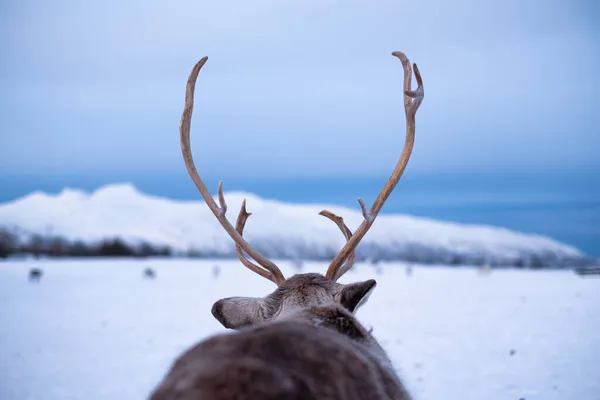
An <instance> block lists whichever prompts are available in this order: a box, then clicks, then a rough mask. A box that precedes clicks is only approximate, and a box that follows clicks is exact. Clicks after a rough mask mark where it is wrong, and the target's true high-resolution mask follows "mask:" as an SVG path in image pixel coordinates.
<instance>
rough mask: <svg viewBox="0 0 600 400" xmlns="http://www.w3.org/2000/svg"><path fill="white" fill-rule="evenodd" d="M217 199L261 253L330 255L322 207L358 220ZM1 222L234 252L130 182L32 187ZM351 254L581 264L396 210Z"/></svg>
mask: <svg viewBox="0 0 600 400" xmlns="http://www.w3.org/2000/svg"><path fill="white" fill-rule="evenodd" d="M225 198H226V201H227V204H228V207H229V211H228V218H229V220H230V221H231V222H232V224H233V225H235V219H236V217H237V212H238V211H239V207H240V205H241V202H242V200H243V199H244V198H246V199H247V209H248V211H249V212H251V213H252V216H251V217H250V218H249V220H248V223H247V225H246V229H245V232H244V237H245V238H246V239H247V240H248V241H249V242H250V243H251V244H253V245H254V246H255V247H256V248H257V249H258V250H259V251H261V252H262V253H263V254H265V255H266V256H267V257H270V258H303V259H327V258H330V257H332V256H334V255H335V254H336V253H337V251H338V250H339V249H340V248H341V246H342V245H343V244H344V242H345V239H344V237H343V235H342V233H341V232H340V231H339V229H338V228H337V226H336V225H335V224H334V223H333V222H331V221H329V220H328V219H326V218H324V217H322V216H319V215H318V213H319V211H321V210H322V209H324V208H327V209H329V210H331V211H332V212H334V213H336V214H338V215H341V216H343V217H344V220H345V221H346V224H347V225H348V226H349V227H350V228H351V229H352V230H354V229H355V228H356V227H357V226H358V225H359V224H360V223H361V221H362V214H361V213H360V211H359V210H358V209H356V210H355V209H349V208H344V207H337V206H331V205H325V204H322V205H317V204H311V205H302V204H290V203H282V202H278V201H272V200H266V199H262V198H259V197H257V196H255V195H253V194H250V193H241V192H228V193H225ZM0 226H2V227H4V228H5V229H8V230H9V231H14V232H21V233H23V232H24V233H25V235H30V234H40V235H44V236H60V237H64V238H65V239H68V240H72V241H74V240H80V241H82V242H84V243H95V242H99V241H101V240H104V239H109V238H116V237H119V238H121V239H123V240H125V241H126V242H128V243H130V244H138V243H142V242H145V243H150V244H152V245H157V246H158V245H160V246H168V247H170V248H171V249H173V250H174V251H175V252H189V251H197V252H200V253H204V254H211V255H222V256H235V249H234V246H233V243H232V241H231V239H230V238H229V237H228V235H227V234H226V233H225V231H224V230H223V229H222V228H221V226H220V225H219V223H218V222H217V220H216V219H215V217H214V216H213V215H212V213H211V212H210V210H209V209H208V207H206V205H205V203H204V202H203V201H177V200H172V199H168V198H162V197H155V196H149V195H147V194H144V193H141V192H140V191H138V190H137V189H136V188H135V187H134V186H132V185H130V184H116V185H109V186H105V187H102V188H100V189H98V190H96V191H95V192H93V193H91V194H89V193H86V192H83V191H79V190H72V189H65V190H63V191H62V192H61V193H59V194H58V195H48V194H45V193H41V192H34V193H32V194H30V195H28V196H25V197H23V198H21V199H18V200H15V201H12V202H9V203H4V204H1V205H0ZM357 252H358V255H359V256H360V257H367V258H377V259H388V260H393V259H403V260H410V261H415V262H424V263H428V262H435V263H483V262H486V263H490V264H506V265H519V264H520V265H524V266H529V265H535V266H565V265H578V264H582V263H585V262H586V260H587V258H586V256H585V255H584V254H582V253H581V252H580V251H579V250H577V249H576V248H574V247H571V246H568V245H565V244H562V243H559V242H557V241H555V240H553V239H550V238H548V237H544V236H539V235H532V234H523V233H519V232H514V231H510V230H508V229H504V228H498V227H491V226H479V225H463V224H456V223H448V222H440V221H434V220H430V219H426V218H417V217H412V216H408V215H399V214H396V215H390V214H380V215H379V217H378V218H377V220H376V222H375V223H374V225H373V226H372V228H371V230H370V231H369V232H368V233H367V235H366V236H365V238H364V239H363V241H362V243H361V244H360V245H359V247H358V250H357Z"/></svg>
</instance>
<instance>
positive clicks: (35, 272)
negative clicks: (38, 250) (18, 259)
mask: <svg viewBox="0 0 600 400" xmlns="http://www.w3.org/2000/svg"><path fill="white" fill-rule="evenodd" d="M42 275H44V271H42V270H41V269H40V268H31V269H30V270H29V282H39V281H40V279H42Z"/></svg>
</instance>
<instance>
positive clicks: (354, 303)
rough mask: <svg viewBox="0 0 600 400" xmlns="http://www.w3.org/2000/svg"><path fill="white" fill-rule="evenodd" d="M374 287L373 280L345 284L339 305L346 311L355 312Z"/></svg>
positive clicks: (375, 283)
mask: <svg viewBox="0 0 600 400" xmlns="http://www.w3.org/2000/svg"><path fill="white" fill-rule="evenodd" d="M376 285H377V282H375V280H374V279H369V280H368V281H363V282H356V283H350V284H347V285H345V286H344V288H343V289H342V291H341V294H340V303H341V304H342V306H343V307H344V308H345V309H347V310H348V311H350V312H355V311H356V310H357V309H358V308H359V307H360V306H361V305H363V304H364V303H365V302H366V301H367V299H368V298H369V296H370V295H371V292H372V291H373V289H375V286H376Z"/></svg>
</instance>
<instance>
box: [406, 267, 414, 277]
mask: <svg viewBox="0 0 600 400" xmlns="http://www.w3.org/2000/svg"><path fill="white" fill-rule="evenodd" d="M404 273H405V274H406V276H412V274H413V266H412V265H410V264H409V265H407V266H406V268H405V269H404Z"/></svg>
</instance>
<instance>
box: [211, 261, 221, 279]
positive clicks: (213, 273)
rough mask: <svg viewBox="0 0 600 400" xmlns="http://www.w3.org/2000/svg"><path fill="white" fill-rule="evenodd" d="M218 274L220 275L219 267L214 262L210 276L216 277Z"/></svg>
mask: <svg viewBox="0 0 600 400" xmlns="http://www.w3.org/2000/svg"><path fill="white" fill-rule="evenodd" d="M219 275H221V267H220V266H219V265H217V264H215V265H213V267H212V276H213V278H215V279H217V278H218V277H219Z"/></svg>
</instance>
